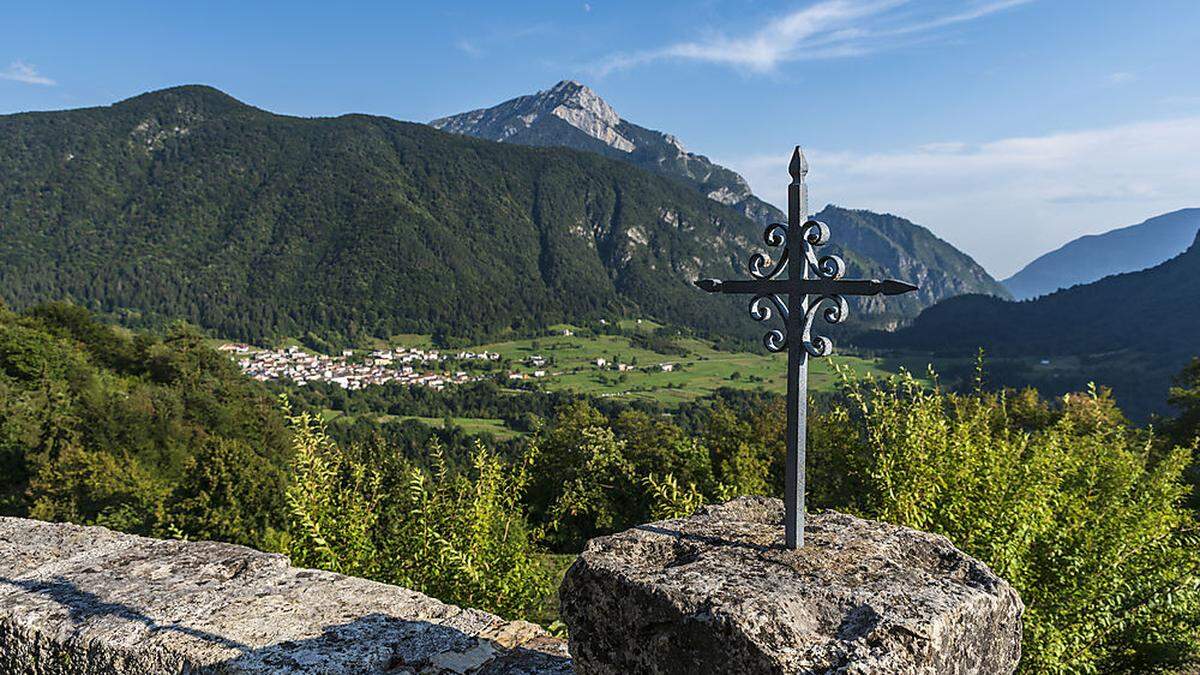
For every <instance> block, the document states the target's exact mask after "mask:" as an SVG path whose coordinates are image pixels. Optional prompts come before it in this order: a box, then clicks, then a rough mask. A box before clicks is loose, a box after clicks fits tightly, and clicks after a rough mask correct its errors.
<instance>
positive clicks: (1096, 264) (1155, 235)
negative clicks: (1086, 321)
mask: <svg viewBox="0 0 1200 675" xmlns="http://www.w3.org/2000/svg"><path fill="white" fill-rule="evenodd" d="M1197 230H1200V209H1181V210H1179V211H1172V212H1171V213H1166V214H1163V215H1161V216H1155V217H1154V218H1151V219H1149V220H1147V221H1144V222H1142V223H1138V224H1137V225H1130V226H1128V227H1122V228H1120V229H1116V230H1111V231H1109V232H1105V233H1103V234H1093V235H1088V236H1085V237H1080V238H1078V239H1075V240H1073V241H1070V242H1068V243H1067V244H1065V245H1063V246H1062V247H1061V248H1058V249H1055V250H1053V251H1051V252H1049V253H1047V254H1045V255H1043V256H1041V257H1039V258H1037V259H1036V260H1034V261H1033V262H1031V263H1029V264H1028V265H1026V266H1025V267H1024V268H1023V269H1021V271H1020V272H1017V273H1016V274H1014V275H1012V276H1011V277H1009V278H1008V279H1005V280H1004V285H1005V286H1006V287H1007V288H1008V290H1009V291H1010V292H1011V293H1012V295H1013V297H1014V298H1016V299H1018V300H1024V299H1026V298H1035V297H1037V296H1039V295H1045V294H1047V293H1053V292H1054V291H1057V290H1059V289H1061V288H1070V287H1071V286H1074V285H1076V284H1086V283H1090V282H1092V281H1095V280H1097V279H1101V278H1104V277H1106V276H1108V275H1110V274H1119V273H1121V272H1134V271H1137V270H1142V269H1146V268H1147V267H1153V266H1155V265H1157V264H1159V263H1161V262H1163V261H1164V260H1168V259H1170V258H1172V257H1174V256H1176V255H1178V254H1179V252H1180V251H1182V250H1184V249H1185V248H1187V247H1188V244H1190V243H1191V242H1192V239H1193V238H1195V236H1196V232H1197Z"/></svg>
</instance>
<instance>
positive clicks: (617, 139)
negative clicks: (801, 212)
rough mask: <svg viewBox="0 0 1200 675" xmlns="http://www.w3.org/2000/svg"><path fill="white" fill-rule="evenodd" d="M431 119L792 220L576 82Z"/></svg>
mask: <svg viewBox="0 0 1200 675" xmlns="http://www.w3.org/2000/svg"><path fill="white" fill-rule="evenodd" d="M429 124H430V125H431V126H433V127H434V128H437V129H441V130H443V131H449V132H451V133H456V134H463V135H466V136H475V137H476V138H486V139H488V140H490V141H500V142H503V143H512V144H516V145H534V146H543V147H545V146H561V147H567V148H574V149H576V150H586V151H588V152H595V153H598V154H601V155H604V156H606V157H612V158H614V159H619V160H621V161H623V162H628V163H630V164H633V165H635V166H638V167H640V168H643V169H645V170H647V171H652V172H654V173H659V174H662V175H664V176H670V177H672V178H682V179H684V180H686V181H687V182H689V183H691V184H693V185H695V186H696V187H697V188H699V189H700V191H701V192H703V193H704V194H705V195H706V196H707V197H708V198H709V199H712V200H714V201H717V202H720V203H722V204H725V205H726V206H732V207H734V208H736V209H738V210H739V211H741V212H742V213H743V214H745V215H746V216H747V217H749V218H752V219H754V220H756V221H758V222H759V223H762V224H764V225H765V224H767V223H769V222H772V221H775V222H778V221H786V220H787V217H786V216H784V215H783V214H782V213H780V211H779V209H777V208H775V207H774V206H771V205H770V204H767V203H766V202H764V201H762V200H761V199H759V198H757V197H755V196H754V195H753V194H751V193H750V185H749V184H748V183H746V180H745V179H744V178H742V177H741V176H740V175H738V174H737V173H736V172H734V171H731V170H730V169H726V168H725V167H723V166H720V165H719V164H714V163H713V162H712V161H710V160H709V159H708V158H707V157H705V156H703V155H697V154H694V153H691V152H688V151H687V150H685V149H684V147H683V144H682V143H680V142H679V139H677V138H675V137H674V136H672V135H671V134H667V133H663V132H661V131H655V130H653V129H647V128H645V127H640V126H638V125H636V124H633V123H632V122H627V121H625V120H623V119H621V116H620V115H618V114H617V111H616V110H613V107H612V106H610V105H609V104H608V103H607V102H606V101H605V100H604V99H602V98H600V96H599V95H598V94H597V93H596V92H594V91H592V90H591V89H590V88H588V87H585V86H584V85H582V84H580V83H578V82H574V81H571V80H563V81H562V82H559V83H558V84H556V85H554V86H553V87H551V88H550V89H547V90H545V91H539V92H538V93H536V94H532V95H529V96H518V97H517V98H514V99H512V100H510V101H505V102H504V103H501V104H499V105H497V106H495V107H492V108H485V109H482V110H472V111H471V112H465V113H462V114H459V115H451V116H450V117H443V118H441V119H436V120H433V121H432V122H430V123H429Z"/></svg>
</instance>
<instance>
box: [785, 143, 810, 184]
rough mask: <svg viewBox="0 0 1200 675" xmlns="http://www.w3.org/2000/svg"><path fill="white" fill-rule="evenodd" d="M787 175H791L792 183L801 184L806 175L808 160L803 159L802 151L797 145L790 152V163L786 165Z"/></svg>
mask: <svg viewBox="0 0 1200 675" xmlns="http://www.w3.org/2000/svg"><path fill="white" fill-rule="evenodd" d="M788 173H790V174H792V182H793V183H799V182H802V181H803V180H804V176H805V175H806V174H807V173H808V160H807V159H804V151H803V150H801V149H800V146H798V145H797V146H796V149H795V150H794V151H793V152H792V162H791V164H788Z"/></svg>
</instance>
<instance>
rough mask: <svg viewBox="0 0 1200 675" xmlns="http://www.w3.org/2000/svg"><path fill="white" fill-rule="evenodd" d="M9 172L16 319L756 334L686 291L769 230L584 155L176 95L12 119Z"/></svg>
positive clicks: (1, 231)
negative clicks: (629, 326) (641, 319)
mask: <svg viewBox="0 0 1200 675" xmlns="http://www.w3.org/2000/svg"><path fill="white" fill-rule="evenodd" d="M0 175H2V176H3V177H4V180H3V181H2V182H0V223H2V226H0V298H3V299H4V300H6V301H7V302H9V303H10V304H11V305H14V306H17V307H22V306H27V305H30V304H32V303H35V302H39V301H44V300H54V299H69V300H72V301H74V302H77V303H79V304H82V305H85V306H87V307H89V308H92V309H95V310H100V311H104V312H109V313H117V314H121V315H124V316H125V317H126V318H127V319H128V320H130V321H132V322H135V323H136V322H139V321H140V322H154V321H158V320H161V319H167V318H184V319H188V320H190V321H192V322H194V323H196V324H199V325H201V326H205V327H207V328H210V329H212V330H214V331H216V332H217V333H219V334H221V335H224V336H228V337H237V338H243V339H248V340H254V341H260V340H264V339H268V338H271V337H274V336H281V335H297V336H299V335H303V334H305V333H307V332H310V331H311V332H314V333H316V334H318V335H320V336H323V337H326V338H338V339H345V338H349V339H353V338H355V337H358V336H361V335H364V334H368V333H369V334H378V335H388V334H392V333H396V332H401V331H420V332H447V333H451V334H457V335H463V336H472V337H473V336H480V335H486V334H492V333H496V332H500V331H502V330H505V329H508V328H510V327H517V328H521V327H529V326H542V325H546V324H549V323H553V322H556V321H564V320H572V321H575V320H584V319H587V318H591V317H597V316H611V315H613V314H614V313H617V312H621V311H637V312H639V313H645V314H647V315H649V316H653V317H656V318H659V319H662V320H665V321H670V322H676V323H681V324H689V325H693V326H696V327H698V328H701V329H706V330H717V331H737V330H741V331H744V332H746V333H747V334H749V332H750V330H752V328H753V327H752V325H751V324H752V322H750V321H748V320H746V319H744V308H743V307H742V306H741V305H742V304H743V303H740V302H734V301H732V300H730V299H715V298H711V297H706V296H705V294H703V293H702V292H700V291H698V290H697V289H695V288H693V287H692V285H691V280H693V279H695V278H699V277H702V276H726V275H729V274H731V273H733V271H734V269H735V268H734V263H735V261H744V260H746V259H747V257H748V254H747V253H746V250H747V246H750V245H752V244H755V243H757V241H752V238H754V239H756V238H757V236H758V234H759V230H760V228H759V227H758V226H757V225H756V224H755V223H753V222H752V221H750V220H749V219H747V218H745V217H744V216H742V215H740V214H738V213H736V212H734V211H733V210H732V209H729V208H727V207H725V206H723V205H721V204H718V203H716V202H714V201H712V200H709V199H706V198H704V196H703V195H699V194H697V193H696V192H695V191H694V190H691V189H690V188H688V187H687V186H684V185H682V184H679V183H677V182H675V181H670V180H667V179H664V178H661V177H659V176H654V175H651V174H648V173H646V172H643V171H641V170H638V169H635V168H633V167H630V166H628V165H627V164H624V163H620V162H614V161H611V160H608V159H605V158H603V157H600V156H598V155H595V154H591V153H582V152H574V151H570V150H565V149H534V148H524V147H513V146H508V145H502V144H498V143H492V142H487V141H480V140H475V139H469V138H464V137H462V136H457V135H453V134H447V133H443V132H440V131H437V130H434V129H431V128H430V127H428V126H426V125H423V124H409V123H403V122H397V121H395V120H392V119H387V118H380V117H368V116H364V115H347V116H343V117H338V118H334V119H300V118H294V117H285V116H280V115H273V114H271V113H268V112H264V111H262V110H258V109H255V108H252V107H250V106H247V105H244V104H242V103H240V102H238V101H236V100H234V99H233V98H230V97H229V96H227V95H225V94H223V93H221V92H219V91H217V90H215V89H212V88H209V87H201V86H186V87H177V88H174V89H168V90H163V91H159V92H154V93H150V94H145V95H142V96H138V97H136V98H133V99H129V100H126V101H122V102H120V103H117V104H115V105H113V106H111V107H103V108H90V109H82V110H69V111H63V112H47V113H27V114H18V115H8V116H3V117H0ZM739 266H740V265H739ZM722 302H724V304H723V305H722V304H721V303H722Z"/></svg>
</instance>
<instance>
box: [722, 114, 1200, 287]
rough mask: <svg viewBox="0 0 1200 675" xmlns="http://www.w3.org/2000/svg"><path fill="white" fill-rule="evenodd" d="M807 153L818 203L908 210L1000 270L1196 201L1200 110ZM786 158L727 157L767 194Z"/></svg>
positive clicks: (774, 190) (780, 181)
mask: <svg viewBox="0 0 1200 675" xmlns="http://www.w3.org/2000/svg"><path fill="white" fill-rule="evenodd" d="M805 153H806V154H807V155H808V158H809V164H810V166H811V170H810V172H809V183H810V190H811V192H812V195H813V205H814V207H815V208H820V205H822V204H825V203H826V202H832V203H836V204H839V205H842V206H847V207H855V208H866V209H871V210H875V211H889V212H892V213H896V214H899V215H902V216H904V217H906V218H910V219H912V220H913V221H915V222H918V223H920V224H922V225H925V226H927V227H929V228H930V229H931V230H933V231H934V232H935V233H936V234H937V235H939V236H941V237H943V238H945V239H947V240H949V241H950V242H951V243H953V244H955V245H956V246H959V247H960V248H962V249H963V250H965V251H966V252H967V253H969V254H971V255H972V256H974V257H975V259H976V260H978V261H979V262H980V263H981V264H983V265H984V266H985V267H986V268H987V269H988V270H989V271H991V272H992V273H993V274H996V275H997V276H1008V275H1009V274H1012V273H1013V272H1015V271H1016V270H1017V269H1018V268H1019V267H1020V265H1022V264H1024V263H1026V262H1028V261H1029V260H1031V259H1032V258H1034V257H1036V256H1037V255H1039V254H1041V253H1044V252H1045V251H1047V250H1050V249H1052V248H1054V247H1056V246H1059V245H1061V244H1063V243H1065V242H1066V241H1069V240H1070V239H1073V238H1075V237H1078V236H1080V235H1083V234H1088V233H1094V232H1101V231H1104V230H1107V229H1111V228H1113V227H1117V226H1120V225H1127V224H1131V223H1136V222H1140V221H1142V220H1144V219H1146V218H1148V217H1150V216H1153V215H1157V214H1159V213H1163V212H1166V211H1171V210H1174V209H1179V208H1183V207H1188V206H1200V194H1197V192H1196V190H1195V186H1196V185H1197V184H1200V161H1197V159H1196V158H1197V157H1200V117H1197V116H1190V117H1179V118H1173V119H1163V120H1153V121H1144V122H1138V123H1132V124H1125V125H1120V126H1114V127H1107V128H1099V129H1085V130H1077V131H1070V132H1063V133H1055V134H1047V135H1043V136H1026V137H1012V138H1001V139H997V140H993V141H990V142H984V143H963V142H957V141H947V142H942V143H930V144H925V145H922V146H919V147H914V148H911V149H907V150H905V149H901V150H897V151H894V152H886V153H856V152H849V151H833V150H822V149H820V148H813V149H811V150H810V149H808V148H806V149H805ZM787 159H788V158H787V155H786V153H783V154H782V156H779V157H776V156H770V157H767V156H751V157H744V158H732V159H730V158H725V159H724V160H723V163H725V164H726V165H727V166H730V167H731V168H734V169H736V170H738V171H740V172H742V173H743V175H745V176H746V178H747V180H749V181H750V184H751V186H752V187H753V188H754V189H755V192H756V194H758V195H759V196H761V197H763V198H764V199H767V200H768V201H772V198H777V197H779V196H780V192H781V190H782V189H783V186H784V185H785V184H786V182H787ZM773 201H779V199H774V200H773Z"/></svg>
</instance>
